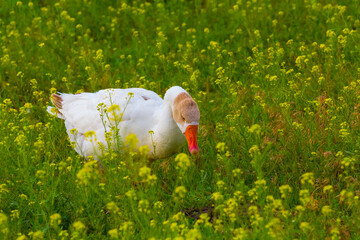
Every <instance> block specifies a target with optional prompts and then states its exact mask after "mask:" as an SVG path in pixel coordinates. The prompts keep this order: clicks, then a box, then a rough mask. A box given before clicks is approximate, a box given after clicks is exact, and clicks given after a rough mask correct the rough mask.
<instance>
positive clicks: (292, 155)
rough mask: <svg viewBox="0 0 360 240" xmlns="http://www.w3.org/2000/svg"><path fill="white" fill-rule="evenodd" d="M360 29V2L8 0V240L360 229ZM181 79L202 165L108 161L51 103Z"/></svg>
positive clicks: (1, 32) (2, 125)
mask: <svg viewBox="0 0 360 240" xmlns="http://www.w3.org/2000/svg"><path fill="white" fill-rule="evenodd" d="M47 2H51V3H47ZM359 28H360V7H359V4H358V2H357V1H332V0H325V1H301V0H295V1H270V0H253V1H241V0H240V1H237V2H236V1H231V0H226V1H219V2H217V1H211V0H208V1H205V0H201V1H200V0H196V1H157V0H156V1H149V2H142V1H120V0H119V1H110V0H104V1H100V0H71V1H70V0H60V1H59V2H57V3H55V2H53V1H34V2H29V1H23V2H17V1H13V0H11V1H1V2H0V46H1V47H0V156H1V159H0V164H1V165H0V238H1V239H17V238H19V239H26V238H28V239H42V238H43V239H81V238H82V239H117V238H119V239H130V238H133V239H151V238H153V239H166V238H168V239H175V238H177V237H178V238H177V239H200V238H202V239H224V238H228V239H231V238H234V239H295V238H297V239H358V238H360V217H359V216H360V212H359V209H360V202H359V195H360V186H359V180H360V175H359V174H360V164H359V157H360V152H359V150H360V110H359V108H360V104H359V102H360V100H359V93H360V57H359V56H360V45H359V42H360V34H359ZM173 85H179V86H182V87H183V88H185V89H186V90H188V91H189V93H190V94H191V95H192V97H193V98H194V99H195V100H196V101H197V103H198V105H199V108H200V112H201V122H200V132H199V147H200V150H201V155H200V156H197V157H190V156H189V159H190V163H191V164H190V166H187V165H186V163H187V162H188V159H187V158H186V156H184V155H179V157H177V155H175V156H173V157H170V158H167V159H159V160H156V161H154V162H146V161H145V160H144V159H143V158H142V157H141V156H139V155H136V154H135V155H134V153H133V152H131V150H130V151H129V152H127V153H123V154H116V152H110V153H109V154H108V156H106V157H104V159H102V163H103V166H104V168H103V169H102V170H101V169H99V168H98V167H97V165H96V163H94V162H92V161H89V162H86V161H85V160H84V159H82V158H81V157H80V156H78V155H77V154H76V152H75V151H74V150H73V149H72V147H71V145H70V143H69V141H68V140H67V135H66V131H65V127H64V125H63V122H62V121H61V120H59V119H56V118H54V117H51V116H49V114H48V113H47V112H46V106H47V105H50V101H49V96H50V94H51V93H53V92H56V91H60V92H70V93H75V92H77V91H88V92H93V91H98V90H100V89H104V88H128V87H142V88H146V89H150V90H153V91H155V92H157V93H159V94H160V95H162V96H163V94H164V93H165V91H166V90H167V89H168V88H169V87H171V86H173ZM181 152H183V153H187V154H188V150H187V147H186V145H185V144H184V146H183V148H182V149H181ZM176 157H177V159H176ZM181 163H183V164H185V165H184V166H183V167H181ZM146 166H147V168H146Z"/></svg>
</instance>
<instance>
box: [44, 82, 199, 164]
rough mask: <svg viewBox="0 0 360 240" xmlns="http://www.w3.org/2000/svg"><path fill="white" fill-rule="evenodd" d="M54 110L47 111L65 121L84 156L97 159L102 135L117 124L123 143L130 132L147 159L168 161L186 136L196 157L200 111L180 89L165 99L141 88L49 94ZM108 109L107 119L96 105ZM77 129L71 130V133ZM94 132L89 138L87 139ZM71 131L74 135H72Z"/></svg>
mask: <svg viewBox="0 0 360 240" xmlns="http://www.w3.org/2000/svg"><path fill="white" fill-rule="evenodd" d="M51 101H52V102H53V104H54V105H55V107H56V108H54V107H50V106H48V108H47V111H48V112H49V113H50V114H52V115H55V116H57V117H58V118H61V119H64V120H65V127H66V130H67V133H68V135H69V138H70V141H71V142H75V143H76V146H75V150H76V152H77V153H79V154H80V155H82V156H84V157H88V156H90V155H92V156H95V157H98V156H101V153H102V151H101V150H100V149H101V148H100V147H99V146H100V145H101V144H102V145H103V146H107V141H106V138H105V137H106V136H105V135H106V132H111V126H114V125H116V127H117V129H119V136H120V137H121V139H122V140H124V139H125V138H126V137H127V136H128V135H130V134H135V135H136V137H137V139H138V140H139V142H138V143H137V147H140V146H143V145H148V147H149V150H150V152H149V153H148V156H149V157H150V158H164V157H168V156H170V155H172V154H174V153H175V152H177V151H178V150H179V147H180V146H181V145H182V143H183V142H184V140H185V138H186V140H187V142H188V146H189V151H190V153H191V154H197V153H198V152H199V148H198V145H197V131H198V126H199V120H200V111H199V108H198V105H197V104H196V102H195V101H194V100H193V99H192V98H191V96H190V95H189V94H188V93H187V92H186V91H185V90H184V89H182V88H181V87H178V86H174V87H171V88H170V89H168V90H167V92H166V94H165V97H164V100H163V99H162V98H161V97H160V96H159V95H157V94H156V93H154V92H152V91H149V90H145V89H141V88H129V89H106V90H101V91H99V92H96V93H80V94H75V95H74V94H64V93H61V94H59V95H58V94H52V95H51ZM102 104H104V105H106V106H107V107H108V118H104V117H103V118H102V117H101V115H100V111H99V106H100V107H101V106H103V107H104V105H102ZM72 129H76V130H72ZM90 131H93V132H92V133H95V136H96V142H97V143H100V145H99V144H97V143H94V141H93V140H94V139H93V138H91V137H89V136H87V135H89V134H86V133H89V132H90ZM74 132H75V134H74Z"/></svg>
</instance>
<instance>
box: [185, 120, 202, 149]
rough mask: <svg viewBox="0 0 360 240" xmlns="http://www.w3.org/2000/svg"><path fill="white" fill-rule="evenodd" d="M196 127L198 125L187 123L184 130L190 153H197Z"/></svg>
mask: <svg viewBox="0 0 360 240" xmlns="http://www.w3.org/2000/svg"><path fill="white" fill-rule="evenodd" d="M198 127H199V126H198V125H189V126H187V128H186V130H185V137H186V140H187V142H188V146H189V152H190V153H191V154H192V155H195V154H198V153H199V147H198V144H197V132H198Z"/></svg>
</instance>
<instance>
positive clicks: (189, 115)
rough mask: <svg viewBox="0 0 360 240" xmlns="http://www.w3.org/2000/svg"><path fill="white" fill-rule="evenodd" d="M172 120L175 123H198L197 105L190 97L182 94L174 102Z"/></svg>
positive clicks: (198, 112)
mask: <svg viewBox="0 0 360 240" xmlns="http://www.w3.org/2000/svg"><path fill="white" fill-rule="evenodd" d="M173 111H174V112H173V118H174V120H175V121H176V122H178V123H181V122H184V119H185V121H187V122H189V123H190V122H198V121H199V119H200V111H199V107H198V105H197V103H196V102H195V101H194V99H192V97H191V96H190V95H189V94H187V93H185V92H183V93H180V94H179V95H178V96H177V97H176V98H175V100H174V110H173Z"/></svg>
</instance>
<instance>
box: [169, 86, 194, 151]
mask: <svg viewBox="0 0 360 240" xmlns="http://www.w3.org/2000/svg"><path fill="white" fill-rule="evenodd" d="M164 98H165V101H170V103H171V106H172V115H173V119H174V121H175V123H176V124H177V125H178V127H179V129H180V131H181V132H182V133H183V134H184V135H185V138H186V140H187V143H188V147H189V152H190V153H191V154H192V155H195V154H197V153H199V147H198V144H197V132H198V127H199V121H200V111H199V107H198V105H197V103H196V102H195V101H194V99H192V97H191V96H190V95H189V94H188V93H187V92H186V91H185V90H184V89H182V88H181V87H172V88H170V89H169V90H168V91H167V92H166V94H165V97H164Z"/></svg>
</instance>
